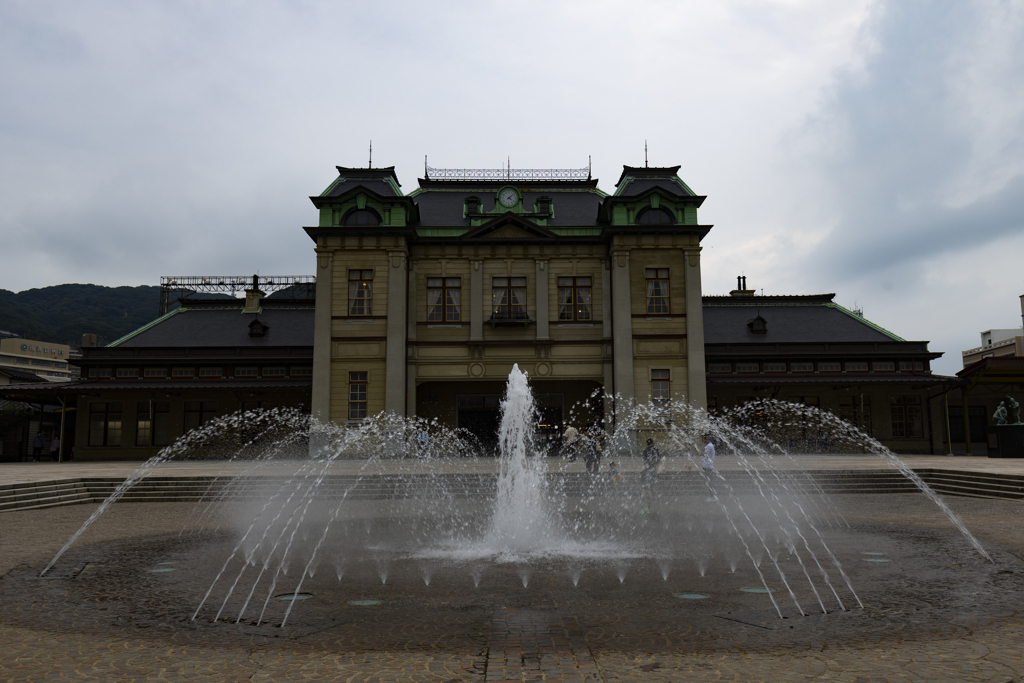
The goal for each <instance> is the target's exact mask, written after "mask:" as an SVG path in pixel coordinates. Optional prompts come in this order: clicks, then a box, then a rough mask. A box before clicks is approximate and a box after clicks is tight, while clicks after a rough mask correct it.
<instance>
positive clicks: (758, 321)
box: [747, 315, 768, 334]
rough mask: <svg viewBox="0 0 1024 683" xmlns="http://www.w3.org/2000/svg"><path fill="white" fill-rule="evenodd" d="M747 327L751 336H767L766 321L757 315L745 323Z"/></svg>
mask: <svg viewBox="0 0 1024 683" xmlns="http://www.w3.org/2000/svg"><path fill="white" fill-rule="evenodd" d="M747 327H748V328H750V332H751V333H752V334H768V321H767V320H765V319H764V318H762V317H761V316H760V315H758V316H757V317H756V318H751V319H750V320H748V321H747Z"/></svg>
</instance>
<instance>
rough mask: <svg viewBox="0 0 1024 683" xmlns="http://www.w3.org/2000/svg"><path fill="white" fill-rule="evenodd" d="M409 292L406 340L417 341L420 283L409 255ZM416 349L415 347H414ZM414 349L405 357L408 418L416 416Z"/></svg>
mask: <svg viewBox="0 0 1024 683" xmlns="http://www.w3.org/2000/svg"><path fill="white" fill-rule="evenodd" d="M408 263H409V290H408V297H407V298H406V306H407V307H408V309H409V310H408V311H407V312H406V313H407V315H408V322H407V326H408V328H407V330H406V333H405V336H406V339H409V340H412V341H415V339H416V321H417V319H418V316H419V302H418V301H417V299H416V290H417V286H418V284H419V283H418V282H417V280H416V261H415V260H413V258H412V255H411V254H410V255H409V261H408ZM413 348H414V347H413ZM411 350H412V349H408V350H407V351H406V356H405V363H406V365H405V414H406V416H408V417H415V416H416V359H415V358H414V357H413V356H410V354H409V352H410V351H411Z"/></svg>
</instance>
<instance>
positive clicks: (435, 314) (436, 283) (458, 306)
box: [427, 277, 462, 323]
mask: <svg viewBox="0 0 1024 683" xmlns="http://www.w3.org/2000/svg"><path fill="white" fill-rule="evenodd" d="M461 321H462V278H460V277H430V278H427V322H432V323H457V322H461Z"/></svg>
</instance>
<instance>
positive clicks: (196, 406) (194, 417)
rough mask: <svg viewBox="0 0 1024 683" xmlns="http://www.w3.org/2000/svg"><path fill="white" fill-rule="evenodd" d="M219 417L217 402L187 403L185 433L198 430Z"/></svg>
mask: <svg viewBox="0 0 1024 683" xmlns="http://www.w3.org/2000/svg"><path fill="white" fill-rule="evenodd" d="M215 417H217V402H216V401H186V402H185V431H186V432H190V431H192V430H193V429H197V428H199V427H201V426H203V425H204V424H206V423H207V422H209V421H210V420H212V419H213V418H215Z"/></svg>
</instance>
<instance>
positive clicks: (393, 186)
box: [384, 176, 405, 197]
mask: <svg viewBox="0 0 1024 683" xmlns="http://www.w3.org/2000/svg"><path fill="white" fill-rule="evenodd" d="M384 182H386V183H387V184H388V185H390V186H391V189H392V190H394V191H395V194H397V195H398V196H399V197H404V196H405V193H404V192H402V188H400V187H399V186H398V183H396V182H395V179H394V178H393V177H391V176H388V177H386V178H384Z"/></svg>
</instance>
